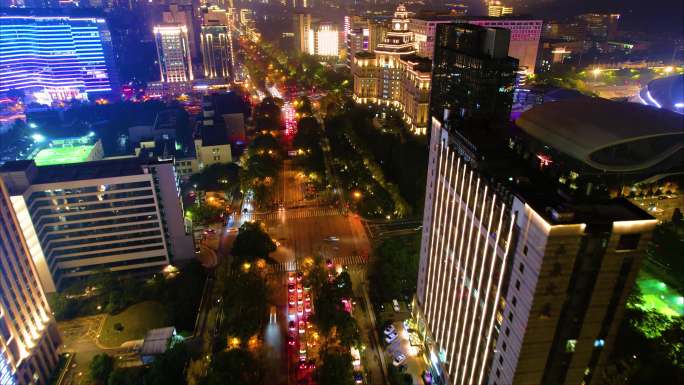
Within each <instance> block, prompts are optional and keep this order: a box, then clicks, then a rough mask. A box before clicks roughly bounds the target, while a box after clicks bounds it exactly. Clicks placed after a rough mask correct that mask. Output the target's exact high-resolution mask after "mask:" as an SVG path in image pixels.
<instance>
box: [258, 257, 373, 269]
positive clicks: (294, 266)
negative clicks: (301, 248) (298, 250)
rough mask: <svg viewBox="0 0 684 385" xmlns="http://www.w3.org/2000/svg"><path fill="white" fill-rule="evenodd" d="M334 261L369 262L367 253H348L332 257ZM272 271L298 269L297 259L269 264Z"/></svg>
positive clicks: (335, 262)
mask: <svg viewBox="0 0 684 385" xmlns="http://www.w3.org/2000/svg"><path fill="white" fill-rule="evenodd" d="M330 260H331V261H332V263H333V264H334V265H335V266H337V265H339V266H360V265H365V264H366V263H368V257H367V256H365V255H348V256H341V257H332V258H330ZM269 269H270V270H271V272H272V273H285V272H288V271H297V261H287V262H281V263H276V264H272V265H270V266H269Z"/></svg>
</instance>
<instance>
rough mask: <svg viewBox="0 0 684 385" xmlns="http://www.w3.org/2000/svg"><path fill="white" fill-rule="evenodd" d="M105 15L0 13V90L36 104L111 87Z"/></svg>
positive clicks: (99, 92) (102, 92)
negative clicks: (28, 97)
mask: <svg viewBox="0 0 684 385" xmlns="http://www.w3.org/2000/svg"><path fill="white" fill-rule="evenodd" d="M113 64H114V63H113V51H112V39H111V35H110V32H109V28H108V27H107V23H106V21H105V19H102V18H95V17H71V16H33V15H28V16H23V15H22V16H15V15H0V92H7V91H9V90H13V89H19V90H25V91H27V92H29V93H31V94H32V95H33V96H34V98H35V99H36V100H37V101H38V102H40V103H50V102H51V101H53V100H68V99H72V98H85V97H87V96H88V95H90V96H93V95H94V96H97V95H103V96H104V95H107V94H111V93H114V92H117V88H118V85H117V83H118V82H117V79H116V78H117V76H116V74H115V73H116V71H115V69H114V65H113Z"/></svg>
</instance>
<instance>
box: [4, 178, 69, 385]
mask: <svg viewBox="0 0 684 385" xmlns="http://www.w3.org/2000/svg"><path fill="white" fill-rule="evenodd" d="M29 247H30V245H28V244H27V242H26V240H25V239H24V237H23V235H22V231H21V227H20V224H19V220H18V218H17V216H16V215H15V214H14V210H13V208H12V202H11V201H10V196H9V195H8V193H7V190H6V188H5V185H4V183H3V182H2V181H0V274H1V275H2V281H1V282H0V384H3V385H34V384H36V385H47V384H48V383H49V380H50V375H51V373H52V371H53V370H54V369H55V368H56V367H57V361H58V359H57V349H58V347H59V344H60V337H59V333H58V331H57V327H56V324H55V321H54V319H53V318H52V314H51V311H50V308H49V306H48V303H47V299H46V297H45V293H44V292H43V289H42V288H41V286H40V283H39V282H40V281H39V278H38V274H37V272H36V267H35V266H34V263H33V260H32V258H31V254H30V252H29Z"/></svg>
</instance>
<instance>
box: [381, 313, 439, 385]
mask: <svg viewBox="0 0 684 385" xmlns="http://www.w3.org/2000/svg"><path fill="white" fill-rule="evenodd" d="M398 304H399V308H398V309H399V311H395V306H394V304H393V303H391V302H389V303H386V304H384V305H383V306H384V310H383V309H382V308H381V309H378V310H379V311H378V312H377V316H378V320H379V321H380V322H379V325H381V326H382V331H380V332H379V333H380V337H381V338H382V340H383V341H382V344H383V346H384V354H385V361H386V362H387V363H388V365H394V366H395V367H397V368H398V369H399V371H400V372H403V373H408V374H410V375H411V377H412V378H413V384H414V385H422V384H425V381H424V379H423V374H424V373H425V370H426V369H427V365H426V363H425V361H424V360H423V357H422V351H421V349H422V345H421V343H420V340H419V338H418V336H417V334H416V333H415V331H414V329H413V325H412V324H411V321H410V318H411V314H410V311H409V308H408V306H407V303H406V302H404V301H398ZM390 325H391V326H390Z"/></svg>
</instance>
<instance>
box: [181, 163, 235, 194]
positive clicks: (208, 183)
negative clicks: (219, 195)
mask: <svg viewBox="0 0 684 385" xmlns="http://www.w3.org/2000/svg"><path fill="white" fill-rule="evenodd" d="M239 170H240V167H239V166H238V165H237V164H235V163H227V164H212V165H211V166H209V167H206V168H205V169H204V170H202V171H201V172H199V173H197V174H193V175H192V176H191V177H190V180H189V181H188V184H189V185H191V186H192V185H197V189H198V190H203V191H226V192H227V193H232V192H234V191H235V190H236V189H237V188H238V187H239V185H240V184H239V179H238V174H239Z"/></svg>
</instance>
